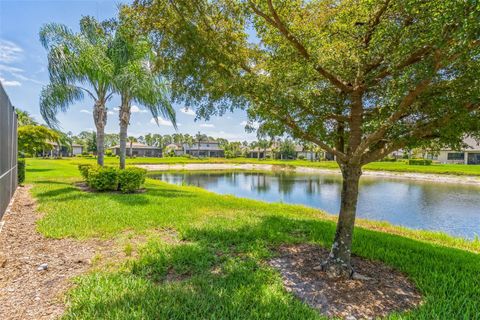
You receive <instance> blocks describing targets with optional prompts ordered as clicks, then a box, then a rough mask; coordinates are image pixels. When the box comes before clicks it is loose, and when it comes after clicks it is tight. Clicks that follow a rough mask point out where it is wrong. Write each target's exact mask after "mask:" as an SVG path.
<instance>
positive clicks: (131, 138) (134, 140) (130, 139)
mask: <svg viewBox="0 0 480 320" xmlns="http://www.w3.org/2000/svg"><path fill="white" fill-rule="evenodd" d="M126 141H127V140H126V139H125V143H126ZM128 142H130V158H132V157H133V152H132V151H133V143H134V142H137V138H135V137H132V136H130V137H128ZM122 169H125V167H123V168H122Z"/></svg>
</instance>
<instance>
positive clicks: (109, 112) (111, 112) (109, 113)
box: [107, 111, 115, 115]
mask: <svg viewBox="0 0 480 320" xmlns="http://www.w3.org/2000/svg"><path fill="white" fill-rule="evenodd" d="M107 114H108V115H113V114H115V112H113V111H107Z"/></svg>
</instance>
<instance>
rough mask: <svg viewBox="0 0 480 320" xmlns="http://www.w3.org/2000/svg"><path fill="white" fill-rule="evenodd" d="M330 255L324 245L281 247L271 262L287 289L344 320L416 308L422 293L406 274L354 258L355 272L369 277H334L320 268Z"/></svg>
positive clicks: (366, 317) (378, 315)
mask: <svg viewBox="0 0 480 320" xmlns="http://www.w3.org/2000/svg"><path fill="white" fill-rule="evenodd" d="M328 254H329V251H327V250H326V249H324V248H321V247H318V246H315V245H310V244H302V245H291V246H282V247H280V248H279V256H278V257H276V258H274V259H272V260H270V261H269V265H271V266H272V267H275V268H276V269H278V270H279V271H280V273H281V274H282V278H283V282H284V285H285V287H286V289H287V290H288V291H290V292H292V293H293V294H294V295H296V296H297V297H298V298H299V299H301V300H302V301H303V302H305V303H307V304H308V305H309V306H311V307H312V308H315V309H317V310H318V311H319V312H320V313H321V314H322V315H325V316H328V317H332V318H342V319H349V320H353V319H377V318H381V317H385V316H387V315H388V314H389V313H392V312H395V311H396V312H401V311H406V310H410V309H412V308H415V307H416V306H418V305H419V304H420V303H421V296H420V294H419V293H418V291H417V290H416V288H415V286H414V285H413V284H412V283H411V282H410V281H409V280H408V279H407V278H406V276H405V275H403V274H401V273H400V272H398V271H396V270H394V269H392V268H391V267H388V266H386V265H384V264H382V263H380V262H375V261H369V260H366V259H362V258H359V257H353V258H352V259H353V262H352V264H353V265H354V266H355V270H356V272H358V273H360V274H361V275H363V276H366V277H368V278H369V279H364V280H352V279H349V280H335V279H330V278H328V277H327V275H326V274H325V273H324V272H323V271H321V270H318V266H319V264H320V262H321V261H324V260H325V259H326V258H327V256H328Z"/></svg>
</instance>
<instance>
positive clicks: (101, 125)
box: [93, 100, 107, 166]
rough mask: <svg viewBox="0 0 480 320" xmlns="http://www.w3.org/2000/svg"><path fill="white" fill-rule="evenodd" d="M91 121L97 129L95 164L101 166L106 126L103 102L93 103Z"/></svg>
mask: <svg viewBox="0 0 480 320" xmlns="http://www.w3.org/2000/svg"><path fill="white" fill-rule="evenodd" d="M93 120H94V122H95V127H96V128H97V164H98V165H100V166H103V164H104V161H103V160H104V153H105V125H106V124H107V112H106V110H105V102H104V101H102V100H97V101H95V106H94V108H93Z"/></svg>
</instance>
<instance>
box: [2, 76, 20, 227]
mask: <svg viewBox="0 0 480 320" xmlns="http://www.w3.org/2000/svg"><path fill="white" fill-rule="evenodd" d="M16 189H17V114H16V112H15V109H14V108H13V106H12V104H11V103H10V99H9V98H8V96H7V94H6V92H5V90H4V89H3V87H2V85H1V84H0V219H1V218H2V216H3V214H4V213H5V210H6V209H7V207H8V204H9V203H10V199H11V198H12V197H13V194H14V193H15V190H16Z"/></svg>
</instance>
